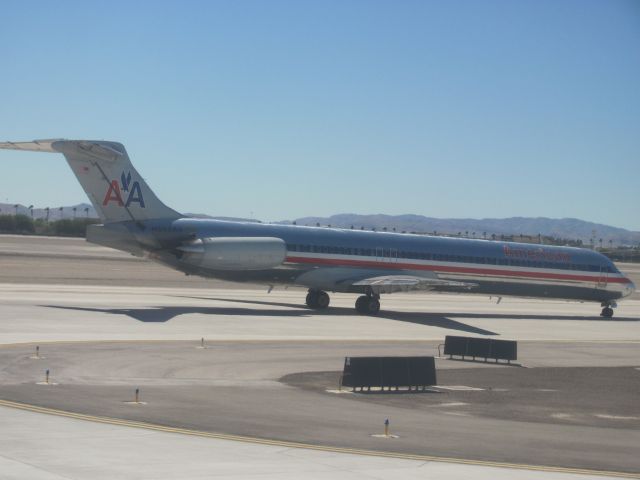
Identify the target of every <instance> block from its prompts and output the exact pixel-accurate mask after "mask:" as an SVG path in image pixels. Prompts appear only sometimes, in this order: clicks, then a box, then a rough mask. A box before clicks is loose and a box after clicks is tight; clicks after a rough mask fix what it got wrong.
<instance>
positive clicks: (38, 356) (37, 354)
mask: <svg viewBox="0 0 640 480" xmlns="http://www.w3.org/2000/svg"><path fill="white" fill-rule="evenodd" d="M36 358H40V345H36Z"/></svg>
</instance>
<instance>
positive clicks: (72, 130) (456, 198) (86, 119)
mask: <svg viewBox="0 0 640 480" xmlns="http://www.w3.org/2000/svg"><path fill="white" fill-rule="evenodd" d="M0 58H1V59H2V60H1V63H0V65H1V67H0V91H1V92H2V102H1V103H0V140H2V141H4V140H32V139H35V138H55V137H64V138H90V139H107V140H116V141H120V142H122V143H124V144H125V145H126V147H127V150H128V152H129V155H130V156H131V158H132V160H133V162H134V164H135V165H136V167H137V169H138V170H139V171H140V172H141V174H142V175H143V176H144V177H145V178H146V180H147V181H148V182H149V184H150V185H151V187H152V188H153V189H154V190H155V191H156V193H157V194H158V196H159V197H160V198H161V199H163V200H164V201H165V203H167V204H168V205H170V206H172V207H174V208H176V209H178V210H180V211H188V212H202V213H209V214H214V215H229V216H241V217H248V216H250V215H252V214H253V216H254V217H255V218H260V219H263V220H281V219H292V218H296V217H300V216H306V215H330V214H333V213H341V212H353V213H387V214H401V213H416V214H423V215H427V216H434V217H474V218H480V217H509V216H548V217H577V218H581V219H584V220H590V221H596V222H602V223H606V224H611V225H615V226H620V227H625V228H629V229H634V230H640V181H639V180H640V3H639V2H637V1H633V0H628V1H615V0H611V1H587V0H576V1H564V0H553V1H512V0H509V1H485V2H481V1H450V2H449V1H441V2H429V1H416V2H413V1H401V2H392V1H389V2H385V1H375V0H370V1H336V2H331V1H322V2H317V1H315V2H311V1H292V2H279V1H269V2H265V1H256V2H252V1H220V2H214V1H211V2H193V1H181V2H162V1H157V2H148V3H145V2H85V1H78V2H67V1H58V2H29V1H10V0H9V1H5V2H3V4H2V27H0ZM0 172H1V173H0V202H5V201H8V202H10V203H14V202H18V203H23V204H35V205H36V206H42V207H44V206H51V207H53V206H56V205H70V204H74V203H78V202H81V201H86V196H85V195H84V193H83V191H82V190H81V188H80V187H79V185H78V184H77V183H76V181H75V179H74V177H73V175H72V173H71V171H70V170H69V169H68V167H67V166H66V164H65V163H64V161H63V159H62V157H60V158H58V157H55V156H51V155H47V154H31V153H22V152H0ZM252 212H253V213H252Z"/></svg>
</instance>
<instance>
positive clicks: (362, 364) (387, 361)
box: [342, 357, 436, 388]
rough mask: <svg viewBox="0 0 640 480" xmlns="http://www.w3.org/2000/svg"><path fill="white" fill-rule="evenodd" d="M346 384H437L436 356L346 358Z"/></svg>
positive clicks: (390, 385)
mask: <svg viewBox="0 0 640 480" xmlns="http://www.w3.org/2000/svg"><path fill="white" fill-rule="evenodd" d="M342 385H343V386H345V387H353V388H358V387H359V388H363V387H383V388H384V387H425V386H428V385H436V365H435V361H434V359H433V357H346V358H345V359H344V369H343V371H342Z"/></svg>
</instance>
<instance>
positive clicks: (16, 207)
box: [13, 203, 18, 217]
mask: <svg viewBox="0 0 640 480" xmlns="http://www.w3.org/2000/svg"><path fill="white" fill-rule="evenodd" d="M13 208H15V209H16V217H17V216H18V204H17V203H16V204H15V205H14V206H13Z"/></svg>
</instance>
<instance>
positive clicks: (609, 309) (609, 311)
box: [600, 302, 616, 318]
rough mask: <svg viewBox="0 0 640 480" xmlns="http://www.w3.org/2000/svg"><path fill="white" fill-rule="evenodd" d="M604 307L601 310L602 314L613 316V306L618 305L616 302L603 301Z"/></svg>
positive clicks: (607, 316) (604, 316)
mask: <svg viewBox="0 0 640 480" xmlns="http://www.w3.org/2000/svg"><path fill="white" fill-rule="evenodd" d="M600 306H601V307H602V312H600V316H601V317H603V318H611V317H613V307H615V306H616V304H615V303H612V302H602V303H601V304H600Z"/></svg>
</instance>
